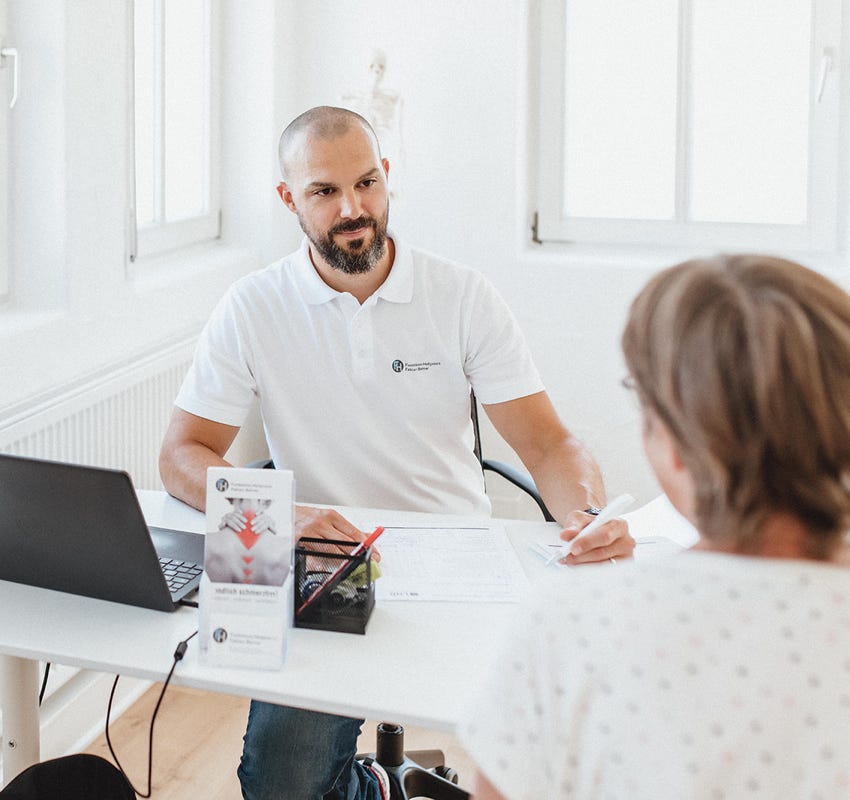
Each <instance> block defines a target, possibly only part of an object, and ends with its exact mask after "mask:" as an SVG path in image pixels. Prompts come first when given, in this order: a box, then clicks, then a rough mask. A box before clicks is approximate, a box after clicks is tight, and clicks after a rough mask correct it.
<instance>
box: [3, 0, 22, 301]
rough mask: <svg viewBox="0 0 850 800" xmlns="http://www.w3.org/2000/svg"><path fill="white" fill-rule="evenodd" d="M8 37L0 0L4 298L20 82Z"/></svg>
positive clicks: (4, 11) (15, 58) (4, 13)
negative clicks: (12, 133) (13, 114)
mask: <svg viewBox="0 0 850 800" xmlns="http://www.w3.org/2000/svg"><path fill="white" fill-rule="evenodd" d="M8 45H9V43H8V41H7V37H6V0H0V301H2V300H3V299H4V298H6V297H7V296H8V294H9V185H8V184H9V112H10V109H9V106H10V105H11V103H12V99H13V95H14V90H15V88H16V84H17V75H16V70H17V68H18V65H17V63H16V61H17V57H16V56H15V55H13V53H14V50H13V49H12V48H11V47H9V46H8Z"/></svg>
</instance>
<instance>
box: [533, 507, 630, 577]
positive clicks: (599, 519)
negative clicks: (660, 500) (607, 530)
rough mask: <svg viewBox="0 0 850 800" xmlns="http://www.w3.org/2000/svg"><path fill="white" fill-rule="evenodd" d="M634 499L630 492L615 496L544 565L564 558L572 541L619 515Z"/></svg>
mask: <svg viewBox="0 0 850 800" xmlns="http://www.w3.org/2000/svg"><path fill="white" fill-rule="evenodd" d="M634 501H635V499H634V497H632V496H631V495H630V494H621V495H620V496H619V497H615V498H614V499H613V500H612V501H611V502H610V503H608V505H607V506H605V508H603V509H602V510H601V511H600V512H599V513H598V514H597V515H596V516H595V517H594V518H593V520H591V522H589V523H588V524H587V525H585V526H584V527H583V528H582V529H581V530H580V531H579V532H578V533H577V534H576V535H575V536H574V537H573V538H572V539H571V540H570V541H569V542H567V543H566V544H565V545H563V546H562V547H561V548H560V549H559V550H557V551H556V552H555V554H554V555H552V556H551V557H550V558H549V560H548V561H547V562H546V565H547V566H548V565H549V564H551V563H552V562H553V561H556V560H559V559H562V558H566V557H567V556H568V555H569V554H570V553H571V552H572V547H573V542H575V541H577V540H578V539H583V538H584V537H585V536H587V535H588V534H590V533H593V531H595V530H596V529H597V528H601V527H602V526H603V525H604V524H605V523H606V522H610V521H611V520H612V519H616V518H617V517H619V516H620V514H622V513H623V512H624V511H625V510H626V509H627V508H628V507H629V506H630V505H631V504H632V503H634Z"/></svg>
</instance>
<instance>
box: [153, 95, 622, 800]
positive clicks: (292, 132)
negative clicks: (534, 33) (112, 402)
mask: <svg viewBox="0 0 850 800" xmlns="http://www.w3.org/2000/svg"><path fill="white" fill-rule="evenodd" d="M279 155H280V163H281V170H282V173H283V182H282V183H281V184H280V185H279V186H278V192H279V194H280V196H281V199H282V200H283V202H284V204H285V205H286V207H287V208H288V209H289V210H290V211H292V212H293V213H294V214H296V215H297V217H298V221H299V223H300V225H301V228H302V230H303V231H304V233H305V236H306V238H305V241H304V242H303V244H302V246H301V249H300V250H299V251H298V252H297V253H295V254H293V255H292V256H290V257H288V258H286V259H283V260H282V261H281V262H278V263H276V264H273V265H272V266H271V267H269V268H267V269H265V270H261V271H259V272H257V273H254V274H252V275H249V276H247V277H245V278H243V279H241V280H240V281H238V282H237V283H236V284H235V285H234V287H232V289H231V290H230V292H229V293H228V294H227V295H226V296H225V298H224V299H223V300H222V302H221V303H220V304H219V306H218V308H217V309H216V311H215V312H214V314H213V316H212V319H211V320H210V322H209V323H208V325H207V327H206V329H205V330H204V333H203V334H202V336H201V340H200V342H199V346H198V351H197V353H196V356H195V361H194V363H193V366H192V369H191V370H190V372H189V374H188V375H187V378H186V381H185V383H184V385H183V388H182V389H181V391H180V394H179V396H178V398H177V403H176V405H177V408H176V409H175V411H174V414H173V417H172V419H171V423H170V425H169V428H168V431H167V432H166V436H165V440H164V443H163V449H162V454H161V459H160V466H161V472H162V477H163V481H164V483H165V486H166V488H167V489H168V491H169V492H171V493H172V494H173V495H175V496H176V497H178V498H180V499H182V500H184V501H186V502H188V503H190V504H191V505H193V506H195V507H196V508H203V507H204V500H205V498H204V486H205V474H206V469H207V467H209V466H216V465H222V464H225V463H226V462H225V461H224V460H223V455H224V453H225V452H226V451H227V448H228V447H229V446H230V444H231V442H232V441H233V438H234V437H235V435H236V433H237V431H238V429H239V426H240V425H241V424H242V422H243V421H244V419H245V415H246V413H247V411H248V409H249V408H250V406H251V404H252V402H253V401H254V399H255V397H257V398H259V402H260V408H261V413H262V417H263V424H264V427H265V432H266V437H267V440H268V443H269V449H270V452H271V456H272V458H273V460H274V462H275V464H276V465H277V466H278V467H281V468H287V469H292V470H293V471H294V473H295V477H296V482H297V486H298V497H299V500H300V501H312V502H314V503H317V502H321V503H328V504H333V505H348V506H361V507H364V506H365V507H380V508H403V509H407V510H415V511H432V512H441V513H455V514H486V513H489V510H490V507H489V502H488V500H487V497H486V495H485V493H484V482H483V477H482V473H481V467H480V464H479V463H478V461H477V459H476V457H475V455H474V453H473V450H472V444H473V439H472V428H471V423H470V418H469V392H470V386H472V388H473V389H474V390H475V392H476V395H477V396H478V398H479V400H480V401H481V403H482V405H483V407H484V409H485V410H486V412H487V414H488V416H489V417H490V419H491V420H492V422H493V424H494V425H495V427H496V429H497V430H498V431H499V433H500V434H501V435H502V436H503V437H504V438H505V440H506V441H507V442H508V444H509V445H511V447H512V448H513V449H514V450H515V451H516V453H517V454H518V455H519V456H520V458H521V459H522V461H523V463H524V464H525V466H526V467H527V468H528V469H529V471H530V472H531V474H532V476H533V477H534V479H535V481H536V482H537V486H538V488H539V490H540V491H541V493H542V495H543V498H544V500H545V501H546V503H547V505H548V507H549V509H550V510H551V512H552V514H553V515H554V516H555V517H556V518H557V519H558V520H559V521H560V523H561V524H562V525H563V526H564V527H565V530H564V533H563V534H562V535H563V536H564V538H566V539H572V538H573V537H574V536H576V534H577V533H578V531H579V530H580V529H581V528H583V527H584V526H585V525H586V524H587V523H588V522H589V521H590V520H591V519H592V517H591V516H590V515H589V514H587V513H584V510H585V509H591V510H593V509H594V508H595V507H598V506H600V505H603V504H604V501H605V496H604V489H603V486H602V481H601V478H600V475H599V470H598V468H597V466H596V464H595V463H594V461H593V459H592V458H591V456H590V455H589V453H588V452H587V451H586V449H585V448H584V447H583V446H582V444H581V443H580V442H579V441H577V440H576V439H575V437H573V436H572V435H571V434H570V433H569V431H568V430H567V429H566V428H565V427H564V426H563V425H562V424H561V422H560V420H559V419H558V416H557V414H556V413H555V411H554V409H553V407H552V404H551V402H550V401H549V398H548V396H547V395H546V393H545V391H544V390H543V385H542V383H541V381H540V378H539V376H538V374H537V371H536V369H535V367H534V364H533V362H532V360H531V357H530V355H529V353H528V351H527V348H526V345H525V342H524V340H523V337H522V335H521V333H520V331H519V330H518V328H517V325H516V323H515V321H514V319H513V317H512V316H511V314H510V312H509V311H508V309H507V306H506V305H505V303H504V301H502V300H501V298H500V297H499V296H498V295H497V294H496V292H495V290H494V289H493V288H492V286H490V284H489V283H487V281H485V280H484V278H483V277H482V276H481V275H480V274H479V273H477V272H475V271H473V270H470V269H466V268H464V267H460V266H457V265H455V264H451V263H448V262H446V261H444V260H442V259H438V258H435V257H434V256H431V255H429V254H426V253H423V252H420V251H415V250H412V249H411V248H409V247H408V246H407V245H406V244H405V243H404V242H402V241H401V240H400V239H399V238H398V237H397V236H395V235H394V234H392V233H389V232H388V230H387V218H388V212H389V208H388V199H387V196H388V195H387V174H388V171H389V164H388V162H387V161H386V159H382V158H381V156H380V151H379V145H378V141H377V139H376V137H375V134H374V131H373V130H372V128H371V127H370V126H369V124H368V123H367V122H366V120H364V119H363V118H362V117H360V116H359V115H357V114H355V113H353V112H351V111H347V110H344V109H339V108H332V107H327V106H321V107H318V108H314V109H311V110H309V111H307V112H305V113H304V114H302V115H301V116H299V117H297V118H296V119H295V120H294V121H293V122H292V123H291V124H290V125H289V126H288V127H287V129H286V130H285V131H284V132H283V135H282V136H281V140H280V150H279ZM304 535H309V536H321V537H325V538H335V539H340V538H342V539H350V540H352V541H362V540H363V538H364V537H365V534H364V533H363V532H362V531H359V530H358V529H357V528H356V527H355V526H353V525H352V524H351V523H350V522H348V520H346V519H345V518H344V517H343V516H342V515H340V514H339V513H337V512H335V511H329V510H319V509H315V508H312V507H310V506H309V505H298V506H297V507H296V536H304ZM633 549H634V540H633V539H632V538H631V536H630V535H629V533H628V529H627V527H626V525H625V523H624V522H622V521H614V522H612V523H609V524H607V525H605V526H602V527H601V528H600V529H599V531H597V532H596V533H594V534H591V535H590V536H588V537H586V538H583V539H582V540H581V541H580V543H578V544H577V545H576V547H575V552H574V553H572V554H571V555H569V556H568V557H567V558H568V561H569V563H574V564H578V563H582V562H589V561H605V560H609V559H612V558H619V557H627V556H630V555H631V553H632V551H633ZM361 724H362V720H350V719H346V718H342V717H334V716H331V715H327V714H319V713H316V712H307V711H300V710H297V709H290V708H283V707H280V706H273V705H269V704H267V703H258V702H254V703H252V706H251V713H250V717H249V721H248V730H247V732H246V734H245V747H244V751H243V755H242V763H241V765H240V768H239V775H240V780H241V782H242V791H243V794H244V796H245V797H246V798H248V799H249V800H256V798H291V799H292V800H308V799H309V800H313V799H314V798H316V800H319V799H320V798H322V797H323V796H325V795H328V796H329V797H332V798H335V799H337V798H339V799H340V800H342V799H343V798H344V800H354V798H358V799H362V800H378V799H380V798H384V794H383V792H384V788H383V787H382V786H379V778H381V777H382V776H376V774H375V773H374V772H373V770H372V769H370V768H368V767H364V766H363V765H360V764H356V763H354V762H353V756H354V753H355V747H356V739H357V735H358V733H359V730H360V725H361Z"/></svg>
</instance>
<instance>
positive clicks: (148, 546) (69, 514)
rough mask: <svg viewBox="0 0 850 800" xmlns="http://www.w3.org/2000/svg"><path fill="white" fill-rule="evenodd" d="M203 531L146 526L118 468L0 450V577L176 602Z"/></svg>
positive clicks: (162, 604)
mask: <svg viewBox="0 0 850 800" xmlns="http://www.w3.org/2000/svg"><path fill="white" fill-rule="evenodd" d="M203 563H204V537H203V535H202V534H198V533H189V532H186V531H174V530H168V529H165V528H155V527H150V528H149V527H148V525H147V524H146V523H145V519H144V516H143V515H142V510H141V508H140V507H139V501H138V499H137V497H136V492H135V490H134V488H133V482H132V480H131V479H130V476H129V475H128V474H127V473H126V472H121V471H119V470H111V469H101V468H99V467H87V466H81V465H79V464H66V463H60V462H56V461H43V460H39V459H32V458H23V457H21V456H11V455H4V454H0V580H7V581H15V582H17V583H26V584H29V585H31V586H41V587H44V588H45V589H56V590H58V591H60V592H72V593H73V594H81V595H85V596H87V597H97V598H99V599H101V600H112V601H114V602H116V603H127V604H128V605H133V606H142V607H143V608H153V609H156V610H158V611H174V609H175V608H176V607H177V604H178V603H179V601H180V600H182V599H183V598H185V597H186V596H187V595H188V594H190V593H191V592H193V591H194V590H195V589H197V588H198V584H199V583H200V580H201V572H202V569H203Z"/></svg>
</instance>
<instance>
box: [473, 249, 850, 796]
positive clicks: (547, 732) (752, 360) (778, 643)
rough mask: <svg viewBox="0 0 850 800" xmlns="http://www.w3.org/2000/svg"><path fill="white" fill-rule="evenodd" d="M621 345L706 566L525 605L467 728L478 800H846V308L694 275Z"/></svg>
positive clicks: (758, 283)
mask: <svg viewBox="0 0 850 800" xmlns="http://www.w3.org/2000/svg"><path fill="white" fill-rule="evenodd" d="M622 347H623V353H624V355H625V359H626V364H627V367H628V370H629V378H628V379H627V383H628V384H629V385H630V386H632V387H633V388H634V389H635V391H636V394H637V398H638V400H639V402H640V405H641V410H642V413H643V438H644V446H645V450H646V453H647V456H648V459H649V461H650V464H651V466H652V468H653V471H654V472H655V474H656V475H657V477H658V480H659V482H660V485H661V486H662V488H663V489H664V491H665V492H666V493H667V495H668V496H669V498H670V500H671V501H672V503H673V504H674V505H675V506H676V508H677V509H678V510H679V511H680V512H681V513H682V514H684V515H685V516H686V517H687V518H688V519H689V520H690V521H691V522H692V523H693V524H694V525H695V526H696V527H697V529H698V530H699V532H700V537H701V538H700V541H699V543H698V544H697V545H696V546H695V547H694V548H693V551H697V552H693V551H687V552H683V553H682V554H681V555H677V556H675V557H673V558H671V559H668V560H666V561H662V562H656V563H654V564H645V565H640V564H636V565H632V566H628V567H627V566H623V567H621V568H620V567H618V569H616V570H614V569H610V568H607V569H606V568H597V569H589V570H581V571H579V570H577V571H575V572H572V573H571V574H570V575H569V576H568V577H567V579H566V580H564V576H563V575H558V576H557V577H558V578H560V579H561V580H559V581H557V583H556V584H553V585H547V586H546V587H545V588H543V589H542V590H541V591H539V592H537V593H536V599H535V600H534V601H533V602H532V603H531V608H530V609H529V610H528V612H527V613H526V614H525V615H521V620H522V622H521V624H519V625H517V627H516V629H515V630H514V631H513V632H512V633H511V635H510V638H509V640H508V642H507V643H506V654H505V657H504V658H503V659H501V660H500V662H499V664H498V666H494V670H493V674H492V675H491V676H490V678H489V679H488V681H487V683H486V688H485V689H484V691H483V692H482V694H481V695H480V696H479V698H478V700H477V701H476V703H475V705H474V707H473V709H472V710H471V711H470V713H469V715H468V721H467V722H466V723H465V724H464V725H463V726H462V728H461V736H462V740H463V741H464V743H465V745H466V746H467V747H468V749H469V751H470V753H471V755H472V756H473V757H474V758H475V759H476V760H477V762H478V764H479V765H480V768H481V775H480V780H479V784H478V790H477V792H476V794H475V797H476V800H496V799H497V798H510V800H520V799H522V800H526V799H527V800H531V798H534V800H543V798H573V797H576V798H616V799H617V800H623V799H624V798H628V800H636V799H637V798H652V799H653V800H658V799H659V798H668V797H669V798H677V800H678V798H706V799H708V798H732V797H734V798H739V797H746V798H750V797H763V798H779V797H794V798H834V797H847V796H850V748H848V746H847V743H848V742H850V572H848V570H847V566H848V564H850V556H848V542H847V537H846V531H847V530H848V528H850V296H848V295H847V294H846V293H845V292H844V291H843V290H841V289H840V288H839V287H838V286H836V285H835V284H833V283H832V282H830V281H829V280H827V279H826V278H824V277H823V276H821V275H819V274H817V273H814V272H812V271H810V270H808V269H806V268H804V267H802V266H800V265H799V264H794V263H791V262H788V261H782V260H780V259H775V258H764V257H758V256H728V257H717V258H712V259H705V260H695V261H690V262H687V263H684V264H680V265H678V266H676V267H672V268H670V269H668V270H665V271H663V272H661V273H659V274H658V275H657V276H655V277H654V278H653V279H652V280H651V281H650V282H649V284H648V285H647V286H646V287H645V288H644V289H643V290H642V292H641V293H640V294H639V296H638V297H637V299H636V300H635V301H634V303H633V305H632V308H631V311H630V314H629V319H628V322H627V325H626V329H625V331H624V333H623V338H622Z"/></svg>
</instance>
